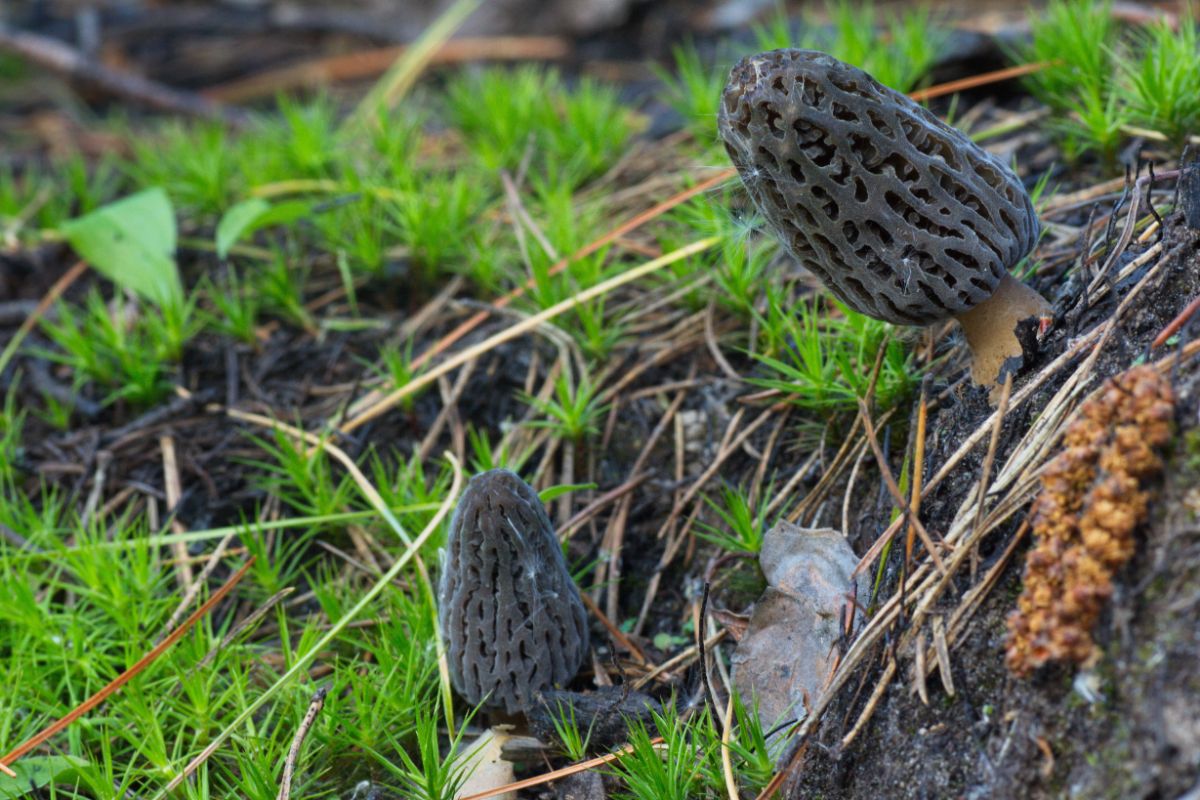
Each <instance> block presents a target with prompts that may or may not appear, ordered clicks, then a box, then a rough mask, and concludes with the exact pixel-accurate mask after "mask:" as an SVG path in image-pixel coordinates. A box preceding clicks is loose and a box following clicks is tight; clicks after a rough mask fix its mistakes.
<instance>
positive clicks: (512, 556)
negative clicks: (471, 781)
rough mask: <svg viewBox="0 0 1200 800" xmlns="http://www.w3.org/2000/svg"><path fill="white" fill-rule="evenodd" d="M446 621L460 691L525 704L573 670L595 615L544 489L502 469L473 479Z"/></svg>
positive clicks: (456, 527)
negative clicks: (569, 561)
mask: <svg viewBox="0 0 1200 800" xmlns="http://www.w3.org/2000/svg"><path fill="white" fill-rule="evenodd" d="M438 594H439V603H438V619H439V624H440V626H441V631H442V637H443V638H444V639H445V641H446V645H447V651H448V652H447V655H448V658H449V664H450V677H451V680H452V682H453V684H454V688H455V689H456V690H457V691H458V693H459V694H460V695H462V696H463V698H465V699H466V700H467V701H468V702H470V703H479V702H480V701H484V702H486V704H487V705H489V706H494V707H496V706H503V707H504V709H505V711H506V712H507V713H509V714H514V713H516V712H518V711H522V710H525V709H527V708H529V707H530V704H531V703H532V702H533V697H534V693H535V692H537V691H539V690H543V689H550V688H554V687H561V686H563V685H564V684H566V683H567V682H568V681H570V680H571V678H573V677H574V676H575V673H576V672H577V671H578V670H579V665H580V664H581V663H582V662H583V658H584V655H585V654H586V653H587V648H588V629H587V613H586V612H585V611H584V608H583V602H582V600H580V598H579V590H578V589H577V588H576V586H575V582H574V581H573V580H572V579H571V574H570V573H569V572H568V571H567V564H566V561H565V559H564V558H563V554H562V549H561V548H560V547H559V544H558V540H557V539H556V538H555V536H554V529H553V527H551V525H550V519H549V517H547V516H546V510H545V509H544V508H543V507H542V502H541V500H540V499H539V498H538V496H537V493H536V492H534V491H533V489H531V488H530V487H529V485H528V484H526V483H525V482H524V481H523V480H521V479H520V478H519V477H517V476H516V475H515V474H513V473H512V472H509V471H508V470H504V469H494V470H490V471H488V472H483V473H480V474H479V475H476V476H475V477H474V478H472V479H471V482H470V483H469V484H467V488H466V491H464V492H463V495H462V498H461V499H460V500H459V501H458V507H457V508H456V509H455V511H454V517H453V518H452V519H451V522H450V537H449V540H448V541H447V543H446V550H445V553H444V563H443V572H442V581H441V587H440V591H439V593H438Z"/></svg>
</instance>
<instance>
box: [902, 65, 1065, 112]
mask: <svg viewBox="0 0 1200 800" xmlns="http://www.w3.org/2000/svg"><path fill="white" fill-rule="evenodd" d="M1059 63H1061V62H1059V61H1057V60H1056V61H1037V62H1034V63H1033V64H1018V65H1017V66H1015V67H1006V68H1005V69H998V70H995V71H994V72H984V73H982V74H980V75H972V76H971V77H969V78H960V79H959V80H956V81H948V82H947V83H939V84H938V85H937V86H930V87H929V88H928V89H918V90H917V91H915V92H909V93H908V96H909V97H911V98H912V99H913V100H916V101H917V102H918V103H922V102H924V101H926V100H932V99H933V98H935V97H942V96H943V95H947V94H954V93H955V92H965V91H966V90H967V89H977V88H979V87H980V86H987V85H988V84H992V83H999V82H1000V81H1006V80H1009V79H1011V78H1020V77H1021V76H1023V75H1031V74H1033V73H1035V72H1041V71H1042V70H1044V69H1046V68H1047V67H1051V66H1054V65H1056V64H1059Z"/></svg>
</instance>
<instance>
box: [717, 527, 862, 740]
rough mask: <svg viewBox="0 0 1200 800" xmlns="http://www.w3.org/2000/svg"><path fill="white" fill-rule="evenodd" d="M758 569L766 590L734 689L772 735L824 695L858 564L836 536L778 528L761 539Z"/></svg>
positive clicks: (738, 659)
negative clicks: (759, 566)
mask: <svg viewBox="0 0 1200 800" xmlns="http://www.w3.org/2000/svg"><path fill="white" fill-rule="evenodd" d="M759 563H760V564H761V566H762V571H763V575H765V576H766V578H767V584H768V586H767V590H766V591H765V592H764V593H763V596H762V597H761V598H760V599H759V601H758V603H757V604H756V605H755V607H754V612H753V613H752V614H751V615H750V624H749V627H748V628H747V630H746V635H745V637H744V638H743V639H742V641H741V642H740V643H739V644H738V646H737V650H736V651H735V652H734V655H733V665H734V685H735V687H736V689H737V691H738V693H739V694H740V695H741V697H742V701H743V702H744V703H745V704H746V706H747V708H749V707H751V704H752V703H753V702H755V701H756V702H757V703H758V713H759V718H760V719H761V720H762V724H763V727H764V729H766V730H770V729H771V728H773V727H775V726H776V725H777V724H779V723H782V722H786V721H788V720H791V719H796V718H800V717H803V716H804V713H805V710H804V702H805V696H806V695H807V697H808V699H809V700H810V701H812V700H816V698H817V695H818V694H820V692H821V687H822V686H823V685H824V684H825V680H826V678H827V677H828V675H829V669H830V667H831V666H832V663H833V657H834V655H835V654H834V649H833V645H834V642H835V641H836V640H837V639H838V636H839V634H840V629H839V623H840V620H841V619H842V615H843V608H844V607H845V606H846V605H847V604H848V602H849V599H850V596H851V592H852V591H853V588H854V587H853V583H852V581H851V578H850V576H851V575H852V574H853V572H854V568H855V567H856V566H857V565H858V556H856V555H855V554H854V551H853V550H852V549H851V548H850V545H849V543H847V541H846V537H844V536H843V535H842V534H841V533H839V532H837V531H835V530H830V529H828V528H801V527H799V526H798V525H793V524H791V523H788V522H781V523H779V524H778V525H776V526H775V527H774V528H772V529H771V530H770V531H768V532H767V535H766V537H765V538H764V539H763V546H762V552H761V553H760V554H759ZM863 594H865V592H864V593H863ZM864 600H865V597H862V596H860V598H859V602H860V603H861V602H862V601H864Z"/></svg>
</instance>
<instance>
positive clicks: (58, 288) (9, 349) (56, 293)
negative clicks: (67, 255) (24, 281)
mask: <svg viewBox="0 0 1200 800" xmlns="http://www.w3.org/2000/svg"><path fill="white" fill-rule="evenodd" d="M86 271H87V262H86V261H76V262H75V263H74V264H73V265H72V266H71V268H70V269H69V270H67V271H66V272H65V273H63V276H62V277H61V278H59V279H58V280H56V281H55V282H54V285H53V286H51V287H50V289H49V291H47V292H46V295H45V296H44V297H43V298H42V299H41V300H40V301H38V304H37V306H36V307H34V309H33V311H32V312H31V313H30V314H29V316H28V317H26V318H25V321H24V322H22V323H21V327H20V328H17V332H16V333H15V334H13V338H12V339H10V340H9V342H8V344H7V345H6V346H5V348H4V352H3V353H0V375H3V374H4V368H5V367H7V366H8V362H9V361H11V360H12V357H13V355H15V354H16V352H17V348H18V347H20V346H21V342H22V341H23V340H24V339H25V337H26V336H28V335H29V332H30V331H32V330H33V328H34V326H35V325H37V324H38V320H40V319H41V318H42V316H43V315H45V313H46V311H47V310H49V308H50V306H52V305H54V303H55V301H56V300H58V298H60V297H62V294H63V292H65V291H66V290H67V289H68V288H70V286H71V284H73V283H75V281H77V280H79V276H80V275H82V274H83V273H84V272H86Z"/></svg>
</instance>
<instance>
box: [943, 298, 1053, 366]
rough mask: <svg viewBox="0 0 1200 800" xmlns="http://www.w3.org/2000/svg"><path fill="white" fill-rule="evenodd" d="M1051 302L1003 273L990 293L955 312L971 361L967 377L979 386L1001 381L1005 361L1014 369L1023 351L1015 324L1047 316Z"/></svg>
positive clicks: (1018, 363)
mask: <svg viewBox="0 0 1200 800" xmlns="http://www.w3.org/2000/svg"><path fill="white" fill-rule="evenodd" d="M1053 314H1054V310H1053V308H1052V307H1051V305H1050V304H1049V303H1048V302H1046V299H1045V298H1044V297H1042V296H1041V295H1040V294H1038V293H1037V292H1035V291H1034V290H1033V289H1031V288H1029V287H1028V286H1026V285H1025V284H1023V283H1021V281H1019V280H1017V279H1016V278H1014V277H1013V276H1012V275H1008V274H1005V276H1004V277H1003V278H1001V279H1000V284H999V285H998V286H997V287H996V291H995V292H993V293H992V296H991V297H989V298H988V299H987V300H984V301H983V302H982V303H979V304H978V305H976V306H975V307H974V308H971V309H969V310H967V311H964V312H963V313H962V314H959V315H958V317H957V319H958V323H959V324H960V325H962V329H963V333H965V334H966V335H967V344H969V345H970V346H971V354H972V356H973V361H972V364H971V377H972V378H973V379H974V381H975V383H976V384H978V385H979V386H991V387H995V385H996V384H997V383H998V382H1001V381H1002V374H1003V370H1004V368H1005V365H1006V363H1008V371H1011V372H1015V371H1016V369H1017V368H1019V367H1020V366H1021V364H1022V362H1023V360H1024V356H1025V352H1024V349H1023V348H1022V347H1021V342H1020V340H1018V338H1017V334H1016V330H1017V325H1018V324H1019V323H1020V322H1022V321H1024V320H1027V319H1030V318H1033V319H1037V320H1039V321H1041V320H1045V319H1050V318H1051V317H1052V316H1053Z"/></svg>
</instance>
